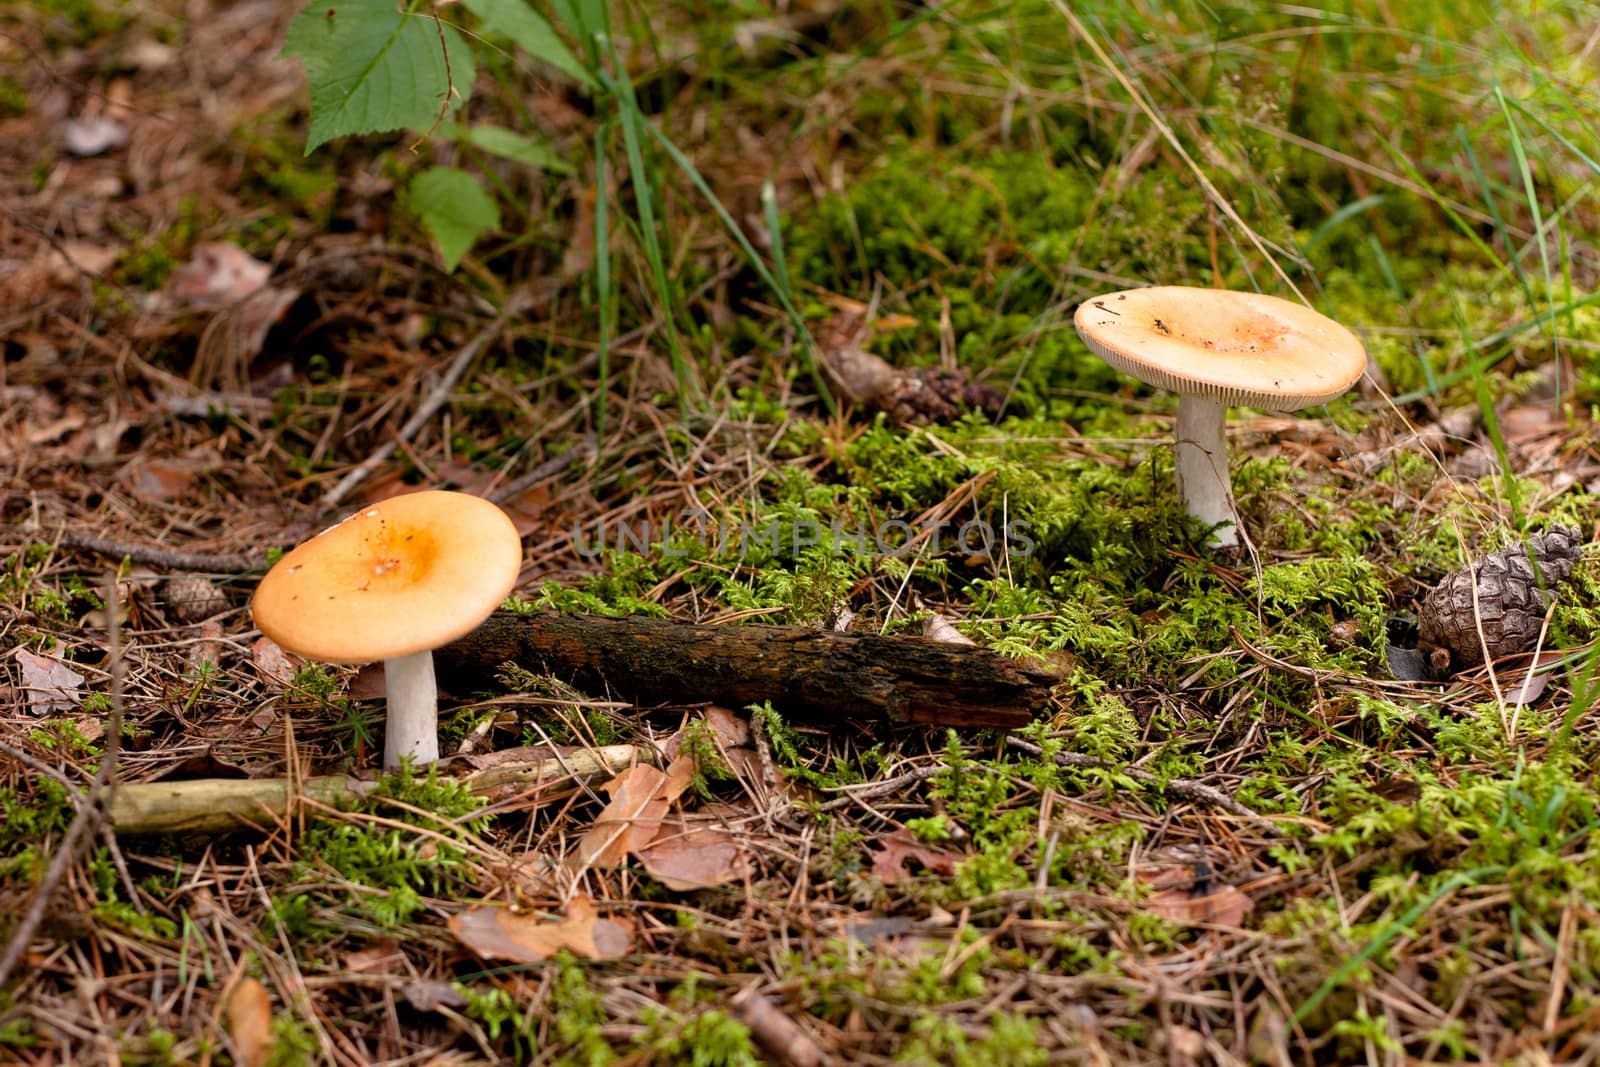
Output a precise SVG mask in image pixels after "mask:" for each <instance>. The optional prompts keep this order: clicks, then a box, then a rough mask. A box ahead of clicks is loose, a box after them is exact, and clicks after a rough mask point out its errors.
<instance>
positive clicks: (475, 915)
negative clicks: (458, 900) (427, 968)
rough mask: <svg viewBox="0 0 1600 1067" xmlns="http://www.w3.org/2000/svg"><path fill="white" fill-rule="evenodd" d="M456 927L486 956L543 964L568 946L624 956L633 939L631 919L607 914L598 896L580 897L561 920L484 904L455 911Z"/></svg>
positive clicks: (592, 955)
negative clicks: (597, 904)
mask: <svg viewBox="0 0 1600 1067" xmlns="http://www.w3.org/2000/svg"><path fill="white" fill-rule="evenodd" d="M449 926H450V932H451V933H453V934H455V935H456V938H457V939H458V940H459V941H460V942H461V943H462V944H463V945H466V946H467V947H468V948H470V949H471V950H472V951H473V952H476V953H477V954H478V955H479V956H481V957H483V958H484V959H486V960H513V961H515V962H518V963H539V962H541V961H543V960H547V959H549V958H550V957H551V956H553V955H555V954H556V953H557V952H560V951H561V950H562V949H566V950H568V951H569V952H572V953H575V954H576V955H579V956H583V957H585V958H587V959H593V960H614V959H617V958H619V957H621V956H624V955H626V954H627V952H628V947H629V945H630V944H631V943H632V940H633V933H632V931H631V929H630V928H629V926H628V924H626V923H624V922H620V921H618V920H616V919H604V918H601V917H600V915H599V914H598V913H597V912H596V911H595V907H594V901H592V900H590V899H589V898H588V897H586V896H577V897H574V898H573V899H572V903H571V904H569V905H568V906H567V917H566V918H565V919H562V920H560V921H558V922H550V921H547V920H543V919H539V918H537V917H536V916H533V915H520V914H518V913H517V912H514V911H511V910H510V909H508V908H501V907H492V906H486V907H478V908H468V909H467V910H466V911H463V912H460V913H458V914H455V915H452V916H450V921H449Z"/></svg>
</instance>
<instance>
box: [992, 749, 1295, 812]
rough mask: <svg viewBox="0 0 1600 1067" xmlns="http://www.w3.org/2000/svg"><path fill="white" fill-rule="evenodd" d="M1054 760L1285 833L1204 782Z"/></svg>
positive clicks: (1093, 761)
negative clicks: (1125, 778) (1156, 789)
mask: <svg viewBox="0 0 1600 1067" xmlns="http://www.w3.org/2000/svg"><path fill="white" fill-rule="evenodd" d="M1006 744H1008V745H1010V746H1011V747H1012V748H1015V749H1020V750H1022V751H1023V752H1026V753H1028V754H1030V755H1034V756H1042V755H1044V749H1042V748H1040V747H1039V746H1038V745H1036V744H1034V743H1033V742H1031V741H1024V740H1022V738H1020V737H1008V738H1006ZM1052 758H1053V759H1054V760H1055V761H1056V762H1057V763H1059V764H1061V765H1062V766H1063V767H1080V768H1083V769H1085V770H1113V771H1116V772H1117V773H1118V774H1125V775H1127V776H1128V777H1129V778H1132V779H1133V780H1134V781H1136V782H1143V783H1145V784H1147V785H1154V786H1157V787H1159V788H1161V789H1162V790H1164V791H1165V792H1168V793H1171V794H1172V795H1174V796H1180V797H1183V798H1184V799H1185V800H1193V801H1197V802H1199V803H1201V804H1209V805H1211V806H1212V807H1214V808H1221V809H1222V810H1223V811H1225V812H1227V813H1228V814H1230V815H1237V816H1239V818H1241V819H1249V820H1250V821H1251V822H1253V823H1256V824H1257V825H1259V826H1260V827H1261V828H1262V829H1264V830H1266V831H1268V832H1269V833H1274V834H1278V833H1282V832H1283V831H1282V829H1281V828H1280V827H1279V826H1278V824H1277V823H1275V822H1273V821H1272V820H1271V819H1269V818H1267V817H1266V816H1265V815H1261V814H1259V813H1257V812H1254V811H1251V810H1250V809H1249V808H1247V807H1245V806H1244V805H1243V804H1241V803H1239V802H1238V801H1237V800H1235V799H1233V798H1232V797H1230V796H1229V795H1228V794H1226V793H1224V792H1223V791H1222V790H1220V789H1215V788H1213V787H1211V786H1209V785H1206V784H1204V783H1203V782H1197V781H1195V780H1194V779H1193V778H1168V779H1167V780H1166V781H1162V780H1161V779H1160V778H1159V777H1157V776H1156V775H1154V774H1151V773H1150V772H1149V771H1146V770H1141V769H1140V768H1138V767H1125V766H1118V765H1117V764H1115V763H1113V762H1110V761H1109V760H1103V759H1098V758H1096V757H1094V756H1085V755H1084V754H1083V753H1081V752H1057V753H1056V754H1055V756H1054V757H1052Z"/></svg>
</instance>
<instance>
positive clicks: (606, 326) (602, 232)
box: [594, 122, 617, 449]
mask: <svg viewBox="0 0 1600 1067" xmlns="http://www.w3.org/2000/svg"><path fill="white" fill-rule="evenodd" d="M610 133H611V124H610V123H609V122H603V123H601V124H600V125H599V126H597V127H595V131H594V190H595V195H594V286H595V302H596V303H597V304H598V305H599V309H600V340H599V342H598V344H597V345H596V356H597V357H598V359H599V364H600V394H599V396H597V397H596V398H595V412H594V419H595V434H594V437H595V447H596V448H597V449H604V448H605V440H606V397H607V396H608V395H609V394H610V392H611V329H612V323H613V321H614V320H615V317H616V313H617V308H616V301H615V299H614V298H613V294H612V292H611V229H610V221H611V220H610V216H609V215H608V214H607V212H608V211H609V208H608V206H607V198H606V142H607V141H608V140H609V139H610Z"/></svg>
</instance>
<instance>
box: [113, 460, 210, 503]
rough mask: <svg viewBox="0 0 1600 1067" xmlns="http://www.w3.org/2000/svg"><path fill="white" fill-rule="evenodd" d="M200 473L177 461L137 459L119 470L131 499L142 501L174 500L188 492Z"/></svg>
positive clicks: (190, 465)
mask: <svg viewBox="0 0 1600 1067" xmlns="http://www.w3.org/2000/svg"><path fill="white" fill-rule="evenodd" d="M199 473H200V469H199V468H198V467H197V466H195V465H194V464H192V463H186V462H184V461H183V460H181V459H147V458H145V457H143V456H140V457H137V458H136V459H134V460H133V462H131V463H129V464H128V465H127V466H126V467H124V468H123V469H122V472H121V477H122V479H123V480H124V481H125V482H127V485H128V488H129V489H130V490H132V491H133V494H134V495H135V496H138V497H141V498H143V499H145V500H158V501H164V500H176V499H178V498H179V497H180V496H183V495H184V494H185V493H187V492H188V491H189V487H190V486H191V485H193V484H194V480H195V478H196V476H198V475H199Z"/></svg>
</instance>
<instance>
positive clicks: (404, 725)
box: [383, 651, 439, 772]
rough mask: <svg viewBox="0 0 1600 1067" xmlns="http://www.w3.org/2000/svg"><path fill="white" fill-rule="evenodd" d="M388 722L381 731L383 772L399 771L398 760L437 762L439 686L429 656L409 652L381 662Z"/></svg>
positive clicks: (415, 763)
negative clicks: (403, 757)
mask: <svg viewBox="0 0 1600 1067" xmlns="http://www.w3.org/2000/svg"><path fill="white" fill-rule="evenodd" d="M383 687H384V690H385V692H386V693H387V697H386V703H387V705H388V712H389V716H388V722H387V723H386V724H385V725H384V728H383V769H384V770H385V771H386V772H387V771H395V770H398V769H399V768H400V757H401V756H409V757H411V764H412V766H414V767H425V766H427V765H428V764H430V763H437V762H438V761H439V687H438V685H437V684H436V683H435V682H434V680H433V653H432V652H431V651H430V652H413V653H412V654H411V655H409V656H395V657H393V658H391V659H386V660H384V661H383Z"/></svg>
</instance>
